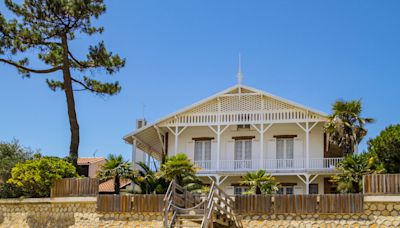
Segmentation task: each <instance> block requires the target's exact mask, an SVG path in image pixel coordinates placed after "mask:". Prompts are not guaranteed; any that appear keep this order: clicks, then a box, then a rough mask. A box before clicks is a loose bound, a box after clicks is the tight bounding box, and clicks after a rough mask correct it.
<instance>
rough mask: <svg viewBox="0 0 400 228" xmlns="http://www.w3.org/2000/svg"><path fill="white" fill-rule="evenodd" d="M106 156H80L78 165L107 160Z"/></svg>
mask: <svg viewBox="0 0 400 228" xmlns="http://www.w3.org/2000/svg"><path fill="white" fill-rule="evenodd" d="M105 160H106V159H105V158H102V157H99V158H78V165H87V164H92V163H96V162H100V161H105Z"/></svg>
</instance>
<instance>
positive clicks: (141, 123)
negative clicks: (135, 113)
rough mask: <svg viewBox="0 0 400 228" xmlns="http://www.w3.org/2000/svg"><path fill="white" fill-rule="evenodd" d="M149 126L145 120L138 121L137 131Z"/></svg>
mask: <svg viewBox="0 0 400 228" xmlns="http://www.w3.org/2000/svg"><path fill="white" fill-rule="evenodd" d="M146 125H147V121H146V119H145V118H142V119H136V129H139V128H142V127H144V126H146Z"/></svg>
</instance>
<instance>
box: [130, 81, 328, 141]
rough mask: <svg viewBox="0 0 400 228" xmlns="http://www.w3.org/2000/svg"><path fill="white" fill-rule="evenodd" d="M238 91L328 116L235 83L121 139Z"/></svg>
mask: <svg viewBox="0 0 400 228" xmlns="http://www.w3.org/2000/svg"><path fill="white" fill-rule="evenodd" d="M238 91H240V92H241V93H243V94H246V93H247V94H250V93H257V94H260V95H264V96H266V97H268V98H272V99H275V100H277V101H280V102H283V103H286V104H288V105H291V106H293V107H295V108H298V109H302V110H305V111H310V112H312V113H315V114H317V115H319V116H321V117H327V116H328V114H326V113H324V112H321V111H318V110H316V109H313V108H310V107H307V106H304V105H301V104H299V103H296V102H293V101H290V100H287V99H285V98H282V97H279V96H276V95H273V94H270V93H267V92H265V91H262V90H259V89H255V88H253V87H250V86H245V85H239V84H237V85H235V86H232V87H229V88H227V89H225V90H223V91H221V92H219V93H216V94H214V95H212V96H209V97H207V98H205V99H203V100H200V101H199V102H196V103H194V104H192V105H189V106H187V107H185V108H183V109H180V110H178V111H176V112H174V113H172V114H169V115H167V116H165V117H163V118H161V119H159V120H157V121H155V122H153V123H152V124H149V125H147V126H145V127H142V128H139V129H137V130H135V131H133V132H131V133H129V134H127V135H125V136H124V137H123V139H124V140H125V141H126V142H128V143H131V142H132V141H131V140H132V139H131V137H132V136H133V135H135V134H137V133H140V132H142V131H145V130H147V129H149V128H154V126H155V125H157V124H159V123H162V122H163V121H165V120H168V119H170V118H172V117H174V116H177V115H179V114H182V113H185V112H188V111H190V110H191V109H193V108H195V107H198V106H200V105H203V104H206V103H207V102H210V101H212V100H213V99H216V98H218V97H220V96H222V95H227V94H235V93H238ZM153 131H156V130H155V129H153Z"/></svg>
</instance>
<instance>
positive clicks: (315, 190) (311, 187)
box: [308, 184, 318, 194]
mask: <svg viewBox="0 0 400 228" xmlns="http://www.w3.org/2000/svg"><path fill="white" fill-rule="evenodd" d="M308 191H309V194H318V184H310V185H309V190H308Z"/></svg>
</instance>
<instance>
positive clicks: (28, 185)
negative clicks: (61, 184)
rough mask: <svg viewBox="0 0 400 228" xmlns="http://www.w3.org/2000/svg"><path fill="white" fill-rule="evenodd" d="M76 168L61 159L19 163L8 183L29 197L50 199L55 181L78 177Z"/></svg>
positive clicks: (39, 158)
mask: <svg viewBox="0 0 400 228" xmlns="http://www.w3.org/2000/svg"><path fill="white" fill-rule="evenodd" d="M76 176H77V173H76V170H75V167H74V166H73V165H72V164H71V163H69V162H68V161H65V160H63V159H60V158H55V157H38V158H35V159H32V160H27V161H26V162H25V163H18V164H17V165H16V166H15V167H14V168H12V171H11V178H10V179H9V180H8V181H7V182H8V183H9V184H13V185H15V186H17V187H19V188H21V189H22V192H23V193H24V195H25V196H27V197H48V196H50V188H51V186H52V184H53V183H54V181H56V180H60V179H62V178H68V177H76Z"/></svg>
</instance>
